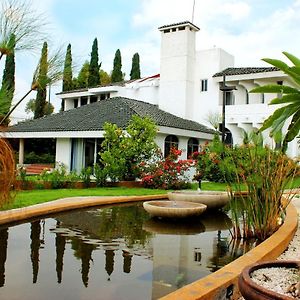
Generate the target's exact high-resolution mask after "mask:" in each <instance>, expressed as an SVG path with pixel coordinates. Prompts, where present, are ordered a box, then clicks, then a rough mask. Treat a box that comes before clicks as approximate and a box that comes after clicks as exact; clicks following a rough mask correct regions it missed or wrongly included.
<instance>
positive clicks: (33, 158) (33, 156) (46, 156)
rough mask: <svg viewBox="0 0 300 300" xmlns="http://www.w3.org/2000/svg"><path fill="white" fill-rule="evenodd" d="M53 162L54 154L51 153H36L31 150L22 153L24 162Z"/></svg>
mask: <svg viewBox="0 0 300 300" xmlns="http://www.w3.org/2000/svg"><path fill="white" fill-rule="evenodd" d="M53 162H55V155H54V154H51V153H42V154H37V153H35V152H33V151H31V152H29V153H25V155H24V163H25V164H47V163H53Z"/></svg>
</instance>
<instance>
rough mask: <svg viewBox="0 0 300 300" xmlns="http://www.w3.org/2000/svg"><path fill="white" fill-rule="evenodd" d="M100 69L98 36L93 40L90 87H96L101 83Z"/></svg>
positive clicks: (89, 77)
mask: <svg viewBox="0 0 300 300" xmlns="http://www.w3.org/2000/svg"><path fill="white" fill-rule="evenodd" d="M99 69H100V65H99V63H98V41H97V38H95V39H94V42H93V47H92V52H91V60H90V66H89V76H88V87H95V86H97V85H99V84H101V83H100V74H99Z"/></svg>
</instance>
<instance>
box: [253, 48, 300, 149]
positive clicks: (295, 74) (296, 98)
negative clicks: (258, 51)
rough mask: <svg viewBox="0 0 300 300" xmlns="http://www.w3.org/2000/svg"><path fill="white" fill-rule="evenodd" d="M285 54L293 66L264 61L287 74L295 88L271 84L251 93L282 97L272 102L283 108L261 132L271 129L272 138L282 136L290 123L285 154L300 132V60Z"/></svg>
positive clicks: (284, 146) (277, 110) (286, 136)
mask: <svg viewBox="0 0 300 300" xmlns="http://www.w3.org/2000/svg"><path fill="white" fill-rule="evenodd" d="M283 54H284V55H285V56H286V57H287V58H288V59H289V60H290V62H291V63H292V66H288V65H287V64H286V63H285V62H283V61H281V60H277V59H270V58H264V59H263V61H265V62H267V63H269V64H271V65H273V66H274V67H277V68H278V69H279V70H281V71H282V72H284V73H285V74H287V75H288V77H289V78H290V79H291V81H292V82H294V84H295V87H290V86H287V85H277V84H270V85H264V86H260V87H257V88H254V89H253V90H251V91H250V92H251V93H277V94H279V95H281V96H280V97H276V98H275V99H273V100H271V102H270V104H271V105H274V104H281V106H280V108H278V109H276V110H275V111H274V113H273V114H272V115H271V116H270V117H268V118H267V119H266V120H265V121H264V123H263V126H262V127H261V128H260V130H259V131H260V132H261V131H264V130H265V129H267V128H271V132H270V136H271V137H276V136H278V135H280V134H281V131H282V127H283V126H284V124H285V122H286V121H288V122H289V125H288V129H287V132H286V134H285V135H284V136H283V143H282V151H283V152H285V151H286V149H287V145H288V143H289V142H291V141H292V140H293V139H295V137H296V136H297V135H298V134H299V131H300V59H299V58H297V57H296V56H294V55H292V54H290V53H288V52H283ZM289 118H291V120H290V121H289V120H288V119H289Z"/></svg>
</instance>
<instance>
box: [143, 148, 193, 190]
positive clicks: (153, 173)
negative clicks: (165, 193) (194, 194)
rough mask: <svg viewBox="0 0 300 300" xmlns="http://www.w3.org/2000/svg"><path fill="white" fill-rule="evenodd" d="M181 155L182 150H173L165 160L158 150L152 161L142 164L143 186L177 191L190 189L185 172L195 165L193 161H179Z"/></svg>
mask: <svg viewBox="0 0 300 300" xmlns="http://www.w3.org/2000/svg"><path fill="white" fill-rule="evenodd" d="M181 154H182V151H181V150H177V149H175V148H171V150H170V154H169V155H168V157H166V158H164V157H163V155H162V153H161V151H160V150H158V151H156V155H155V156H153V157H152V158H151V160H148V161H143V162H141V163H140V165H139V168H140V173H141V175H140V177H141V179H142V183H143V186H144V187H147V188H154V189H158V188H161V189H175V190H178V189H187V188H190V187H191V185H190V184H189V183H188V179H187V177H186V176H185V172H186V171H187V170H188V169H189V168H190V167H191V166H192V165H193V161H192V160H181V159H178V158H179V156H180V155H181Z"/></svg>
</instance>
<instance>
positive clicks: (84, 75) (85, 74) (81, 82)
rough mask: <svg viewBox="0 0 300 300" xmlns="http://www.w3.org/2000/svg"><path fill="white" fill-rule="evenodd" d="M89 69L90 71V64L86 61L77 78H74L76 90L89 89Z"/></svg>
mask: <svg viewBox="0 0 300 300" xmlns="http://www.w3.org/2000/svg"><path fill="white" fill-rule="evenodd" d="M89 69H90V63H89V62H88V61H86V62H85V63H84V64H83V65H82V67H81V69H80V71H79V74H78V77H77V78H74V80H73V86H74V88H76V89H81V88H86V87H88V79H89Z"/></svg>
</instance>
